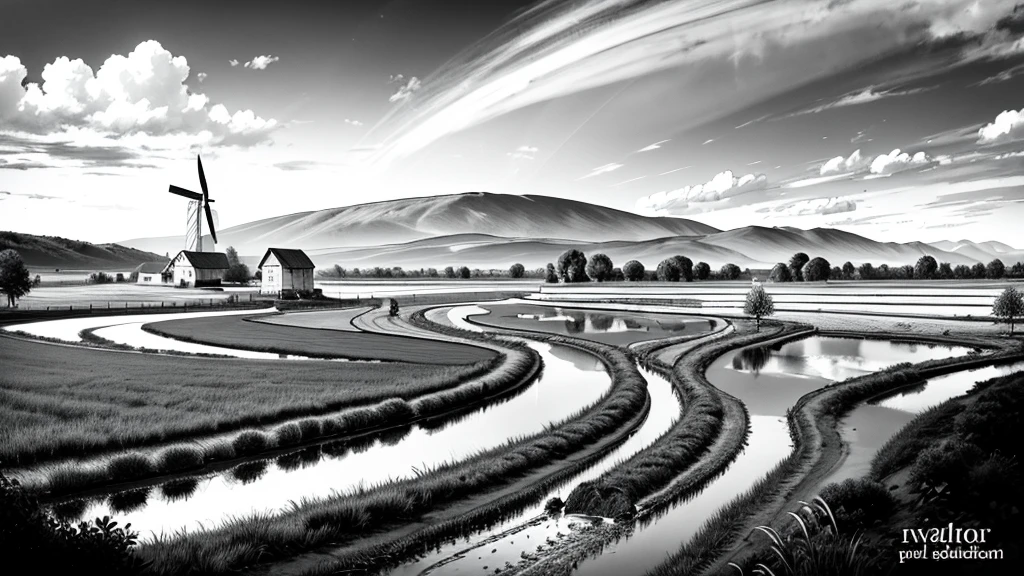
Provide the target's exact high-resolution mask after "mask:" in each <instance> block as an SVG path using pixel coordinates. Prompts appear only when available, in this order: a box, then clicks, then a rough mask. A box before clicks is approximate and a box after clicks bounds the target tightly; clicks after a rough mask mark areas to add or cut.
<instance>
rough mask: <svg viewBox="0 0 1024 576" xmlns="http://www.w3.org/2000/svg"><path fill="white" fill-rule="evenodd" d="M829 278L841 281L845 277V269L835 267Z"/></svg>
mask: <svg viewBox="0 0 1024 576" xmlns="http://www.w3.org/2000/svg"><path fill="white" fill-rule="evenodd" d="M828 277H829V278H836V279H841V278H842V277H843V269H842V268H840V267H839V266H833V267H832V271H831V272H830V273H829V275H828Z"/></svg>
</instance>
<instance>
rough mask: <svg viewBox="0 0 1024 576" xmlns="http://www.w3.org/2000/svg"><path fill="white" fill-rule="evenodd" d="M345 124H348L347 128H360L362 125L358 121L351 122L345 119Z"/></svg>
mask: <svg viewBox="0 0 1024 576" xmlns="http://www.w3.org/2000/svg"><path fill="white" fill-rule="evenodd" d="M345 124H348V125H349V126H362V125H363V123H362V122H360V121H359V120H351V119H349V118H345Z"/></svg>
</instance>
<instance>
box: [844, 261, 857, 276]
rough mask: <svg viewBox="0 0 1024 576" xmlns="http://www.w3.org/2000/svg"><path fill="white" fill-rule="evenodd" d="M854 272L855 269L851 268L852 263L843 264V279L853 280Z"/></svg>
mask: <svg viewBox="0 0 1024 576" xmlns="http://www.w3.org/2000/svg"><path fill="white" fill-rule="evenodd" d="M856 271H857V269H856V268H854V267H853V262H847V263H845V264H843V279H844V280H853V273H854V272H856Z"/></svg>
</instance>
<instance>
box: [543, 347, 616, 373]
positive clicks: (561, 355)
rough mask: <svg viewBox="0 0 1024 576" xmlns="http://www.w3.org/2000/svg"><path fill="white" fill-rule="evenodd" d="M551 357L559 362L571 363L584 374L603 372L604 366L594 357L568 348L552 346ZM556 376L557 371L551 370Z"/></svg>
mask: <svg viewBox="0 0 1024 576" xmlns="http://www.w3.org/2000/svg"><path fill="white" fill-rule="evenodd" d="M551 355H552V356H554V357H555V358H558V359H559V360H565V361H566V362H571V363H572V365H573V366H574V367H575V368H576V369H577V370H583V371H586V372H603V371H604V364H602V363H601V361H600V360H598V359H597V358H596V357H595V356H591V355H590V354H587V353H586V352H580V351H579V350H576V349H575V348H570V347H568V346H557V345H555V346H552V347H551ZM552 371H554V372H555V373H556V374H557V370H554V369H552Z"/></svg>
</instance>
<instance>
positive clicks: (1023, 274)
mask: <svg viewBox="0 0 1024 576" xmlns="http://www.w3.org/2000/svg"><path fill="white" fill-rule="evenodd" d="M1006 275H1007V276H1009V277H1010V278H1024V262H1017V263H1016V264H1014V265H1013V266H1010V271H1009V272H1007V273H1006ZM36 278H39V276H36Z"/></svg>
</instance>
